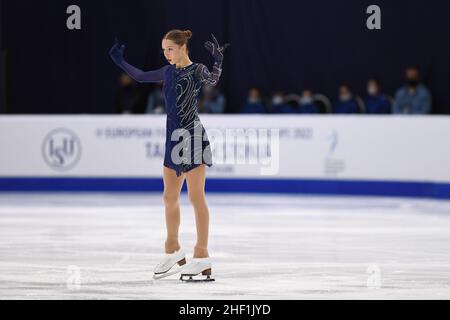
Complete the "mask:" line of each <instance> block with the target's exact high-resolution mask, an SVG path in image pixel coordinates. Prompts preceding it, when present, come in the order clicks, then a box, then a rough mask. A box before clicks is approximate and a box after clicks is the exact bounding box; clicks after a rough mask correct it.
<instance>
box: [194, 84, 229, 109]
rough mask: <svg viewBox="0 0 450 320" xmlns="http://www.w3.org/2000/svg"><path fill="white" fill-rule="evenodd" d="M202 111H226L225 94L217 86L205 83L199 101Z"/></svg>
mask: <svg viewBox="0 0 450 320" xmlns="http://www.w3.org/2000/svg"><path fill="white" fill-rule="evenodd" d="M199 112H200V113H224V112H225V96H224V95H223V94H222V93H221V92H220V90H219V89H218V88H217V87H214V86H210V85H207V84H205V85H204V86H203V89H202V95H201V97H200V101H199Z"/></svg>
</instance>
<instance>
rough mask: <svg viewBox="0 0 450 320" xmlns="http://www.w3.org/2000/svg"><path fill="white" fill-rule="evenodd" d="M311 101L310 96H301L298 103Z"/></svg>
mask: <svg viewBox="0 0 450 320" xmlns="http://www.w3.org/2000/svg"><path fill="white" fill-rule="evenodd" d="M312 102H313V99H312V98H311V97H302V98H300V104H310V103H312Z"/></svg>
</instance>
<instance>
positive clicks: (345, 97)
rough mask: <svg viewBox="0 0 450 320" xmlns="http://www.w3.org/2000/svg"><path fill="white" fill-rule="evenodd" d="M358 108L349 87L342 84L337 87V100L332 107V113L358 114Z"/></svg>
mask: <svg viewBox="0 0 450 320" xmlns="http://www.w3.org/2000/svg"><path fill="white" fill-rule="evenodd" d="M359 112H360V111H359V106H358V103H357V102H356V100H355V98H354V97H353V94H352V91H351V89H350V86H349V85H346V84H343V85H341V86H340V87H339V99H338V101H337V102H335V104H334V105H333V113H344V114H345V113H359Z"/></svg>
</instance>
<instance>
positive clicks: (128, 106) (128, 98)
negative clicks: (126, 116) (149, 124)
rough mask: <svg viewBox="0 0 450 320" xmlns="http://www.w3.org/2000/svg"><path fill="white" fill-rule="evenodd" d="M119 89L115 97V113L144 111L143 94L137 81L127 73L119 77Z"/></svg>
mask: <svg viewBox="0 0 450 320" xmlns="http://www.w3.org/2000/svg"><path fill="white" fill-rule="evenodd" d="M119 81H120V89H119V91H118V93H117V95H116V99H115V112H116V113H144V109H145V95H144V94H143V92H142V90H141V89H140V88H139V87H138V85H137V83H136V82H135V81H134V80H133V79H131V78H130V77H129V76H128V75H127V74H125V73H123V74H122V75H121V76H120V78H119Z"/></svg>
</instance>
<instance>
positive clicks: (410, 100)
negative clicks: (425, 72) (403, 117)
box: [392, 67, 431, 114]
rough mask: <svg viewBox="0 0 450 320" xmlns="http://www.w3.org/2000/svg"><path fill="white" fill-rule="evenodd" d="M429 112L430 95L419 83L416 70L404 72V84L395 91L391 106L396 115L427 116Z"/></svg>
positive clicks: (412, 68) (411, 69)
mask: <svg viewBox="0 0 450 320" xmlns="http://www.w3.org/2000/svg"><path fill="white" fill-rule="evenodd" d="M430 112H431V94H430V92H429V91H428V89H427V88H426V87H425V85H423V84H422V83H421V82H420V74H419V70H418V69H417V68H414V67H411V68H408V69H407V70H406V84H405V85H404V86H403V87H401V88H400V89H398V90H397V92H396V94H395V98H394V104H393V106H392V113H396V114H427V113H430Z"/></svg>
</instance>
